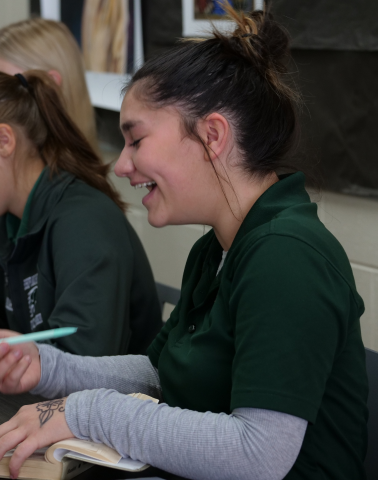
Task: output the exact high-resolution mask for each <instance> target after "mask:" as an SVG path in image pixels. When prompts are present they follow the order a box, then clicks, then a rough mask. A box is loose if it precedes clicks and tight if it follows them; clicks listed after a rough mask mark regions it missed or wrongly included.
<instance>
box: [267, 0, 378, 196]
mask: <svg viewBox="0 0 378 480" xmlns="http://www.w3.org/2000/svg"><path fill="white" fill-rule="evenodd" d="M270 7H271V9H272V11H273V13H274V14H275V15H276V16H277V18H278V19H279V21H281V22H282V23H283V24H284V25H285V26H286V27H287V29H288V30H289V32H290V35H291V37H292V55H293V58H294V61H295V63H296V68H297V69H298V79H299V84H300V86H301V90H302V92H303V97H304V101H305V104H306V108H305V109H304V111H303V115H302V122H303V129H302V130H303V137H304V138H303V145H304V147H305V149H306V151H307V152H310V153H314V156H313V158H314V160H315V161H316V159H318V161H319V169H320V172H321V175H322V178H323V183H324V186H325V188H327V189H330V190H334V191H338V192H343V193H352V194H356V195H363V196H371V197H376V198H378V161H377V157H378V135H377V131H378V130H377V126H378V82H377V78H378V77H377V75H378V23H377V21H376V19H377V17H378V2H373V1H371V0H361V1H359V2H356V1H355V0H336V1H333V2H329V1H328V0H291V1H289V2H288V1H286V0H273V1H272V2H271V5H270Z"/></svg>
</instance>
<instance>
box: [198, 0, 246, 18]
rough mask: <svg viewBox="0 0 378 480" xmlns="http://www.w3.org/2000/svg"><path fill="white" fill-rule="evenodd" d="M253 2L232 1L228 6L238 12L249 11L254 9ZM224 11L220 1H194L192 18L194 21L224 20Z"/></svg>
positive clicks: (243, 0)
mask: <svg viewBox="0 0 378 480" xmlns="http://www.w3.org/2000/svg"><path fill="white" fill-rule="evenodd" d="M254 3H255V2H254V0H233V1H230V4H232V5H233V7H234V8H236V9H238V10H244V11H251V10H253V8H254ZM224 15H225V11H224V8H223V6H222V1H220V0H195V2H194V18H195V19H196V20H206V19H218V20H222V19H224Z"/></svg>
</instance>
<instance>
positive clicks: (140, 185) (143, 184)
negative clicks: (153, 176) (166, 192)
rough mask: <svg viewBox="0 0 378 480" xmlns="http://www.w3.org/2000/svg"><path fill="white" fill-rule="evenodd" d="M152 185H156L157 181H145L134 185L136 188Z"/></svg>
mask: <svg viewBox="0 0 378 480" xmlns="http://www.w3.org/2000/svg"><path fill="white" fill-rule="evenodd" d="M150 185H156V182H144V183H138V184H137V185H134V188H135V189H137V188H143V187H149V186H150Z"/></svg>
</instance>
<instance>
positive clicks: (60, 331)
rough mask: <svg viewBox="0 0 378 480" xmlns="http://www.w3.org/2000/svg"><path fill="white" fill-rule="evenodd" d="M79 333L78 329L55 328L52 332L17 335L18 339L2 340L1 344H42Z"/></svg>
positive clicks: (8, 338)
mask: <svg viewBox="0 0 378 480" xmlns="http://www.w3.org/2000/svg"><path fill="white" fill-rule="evenodd" d="M76 332H77V328H76V327H64V328H54V329H52V330H44V331H43V332H35V333H26V334H25V335H17V336H16V337H7V338H0V343H8V344H9V345H17V344H18V343H25V342H40V341H42V340H51V339H52V338H59V337H66V336H67V335H72V334H73V333H76Z"/></svg>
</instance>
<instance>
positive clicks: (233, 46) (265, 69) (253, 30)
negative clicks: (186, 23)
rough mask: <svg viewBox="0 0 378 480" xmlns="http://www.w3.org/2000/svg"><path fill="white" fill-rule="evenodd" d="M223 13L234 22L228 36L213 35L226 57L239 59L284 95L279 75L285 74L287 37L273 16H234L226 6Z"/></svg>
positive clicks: (259, 13) (287, 48) (239, 14)
mask: <svg viewBox="0 0 378 480" xmlns="http://www.w3.org/2000/svg"><path fill="white" fill-rule="evenodd" d="M224 9H225V11H226V12H227V14H228V15H229V17H230V18H231V19H232V20H233V21H234V22H236V28H235V30H234V32H233V33H232V34H231V36H227V35H224V34H222V33H220V32H219V31H217V30H215V31H214V35H215V37H216V38H218V39H219V40H221V42H222V44H223V45H224V46H225V47H226V49H227V51H228V53H233V54H234V55H236V56H239V57H243V58H244V59H245V60H247V61H248V62H249V63H251V64H252V65H253V66H254V67H255V68H257V70H258V71H259V72H260V74H261V75H262V76H263V77H264V78H266V79H267V80H268V81H269V83H270V84H271V85H272V86H273V87H274V88H275V89H276V90H277V91H278V92H282V91H285V94H288V91H287V89H286V87H285V83H284V82H283V79H281V78H280V74H283V73H286V72H287V64H288V60H289V58H290V55H289V35H288V33H287V31H286V30H285V28H284V27H282V26H281V25H280V24H279V23H278V22H276V20H275V19H274V17H273V15H272V14H271V13H269V12H266V11H261V10H259V11H253V12H250V13H246V12H237V11H236V10H234V9H233V8H232V6H231V5H230V4H229V3H228V2H227V3H224Z"/></svg>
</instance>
